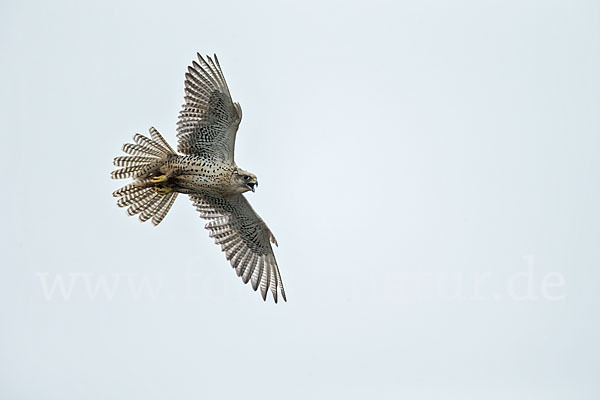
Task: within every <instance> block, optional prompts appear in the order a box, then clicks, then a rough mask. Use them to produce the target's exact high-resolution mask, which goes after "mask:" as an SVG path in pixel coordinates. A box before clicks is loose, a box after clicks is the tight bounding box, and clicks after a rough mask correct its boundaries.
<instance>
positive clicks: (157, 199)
mask: <svg viewBox="0 0 600 400" xmlns="http://www.w3.org/2000/svg"><path fill="white" fill-rule="evenodd" d="M241 120H242V108H241V107H240V105H239V104H238V103H235V102H233V100H232V99H231V94H230V93H229V88H228V87H227V83H225V77H224V76H223V72H222V71H221V66H220V64H219V60H218V59H217V56H216V55H214V57H213V58H211V57H210V56H207V57H206V58H204V57H202V56H201V55H200V54H198V60H197V61H193V62H192V65H190V66H189V67H188V70H187V73H186V74H185V104H183V106H182V109H181V111H180V112H179V119H178V122H177V138H178V143H177V150H178V152H176V151H174V150H173V149H172V148H171V146H169V144H168V143H167V141H166V140H165V139H164V138H163V137H162V136H161V135H160V133H158V131H157V130H156V129H154V128H150V136H149V137H147V136H143V135H141V134H139V133H138V134H135V135H134V136H133V141H134V142H135V143H128V144H125V145H123V151H124V152H125V153H127V154H129V155H126V156H119V157H116V158H115V159H114V165H115V166H117V167H120V168H119V169H117V170H115V171H113V172H112V174H111V176H112V178H113V179H124V178H133V182H131V183H129V184H128V185H126V186H123V187H122V188H120V189H118V190H116V191H115V192H113V196H115V197H118V198H119V199H118V201H117V205H118V206H119V207H128V208H127V213H128V214H129V215H131V216H133V215H139V219H140V221H142V222H144V221H148V220H151V221H152V223H153V224H154V225H155V226H156V225H158V224H160V222H161V221H162V220H163V218H164V217H165V215H166V214H167V212H168V211H169V209H170V208H171V206H172V205H173V202H174V201H175V199H176V198H177V196H178V194H180V193H182V194H187V195H188V196H189V198H190V200H191V201H192V203H193V205H194V206H195V207H196V209H197V210H198V212H199V213H200V217H201V218H203V219H205V220H207V221H208V222H207V224H206V226H205V228H206V229H207V230H208V231H209V232H210V234H209V235H210V236H211V237H212V238H214V240H215V242H216V243H217V244H218V245H220V246H221V250H222V251H223V252H224V253H225V255H226V258H227V260H229V261H230V263H231V266H232V267H233V268H234V269H235V272H236V273H237V275H238V276H240V277H241V278H242V280H243V282H244V283H248V282H249V281H251V282H252V287H253V289H254V290H257V289H258V288H259V287H260V292H261V294H262V298H263V300H266V298H267V293H268V291H269V290H270V291H271V293H272V295H273V300H274V301H275V303H277V297H278V292H280V293H281V297H282V298H283V300H284V301H287V300H286V297H285V291H284V289H283V283H282V281H281V275H280V273H279V268H278V266H277V261H275V255H274V254H273V248H272V247H271V243H273V244H275V245H277V241H276V240H275V236H273V234H272V233H271V231H270V230H269V228H268V227H267V225H266V224H265V222H264V221H263V220H262V219H261V218H260V216H259V215H258V214H257V213H256V212H255V211H254V210H253V209H252V207H251V206H250V203H248V200H246V198H245V197H244V195H243V193H245V192H248V191H252V192H254V191H255V189H256V187H257V186H258V181H257V179H256V175H254V174H253V173H251V172H248V171H244V170H243V169H241V168H239V167H238V166H237V165H236V164H235V161H234V157H233V156H234V148H235V136H236V133H237V130H238V126H239V125H240V121H241Z"/></svg>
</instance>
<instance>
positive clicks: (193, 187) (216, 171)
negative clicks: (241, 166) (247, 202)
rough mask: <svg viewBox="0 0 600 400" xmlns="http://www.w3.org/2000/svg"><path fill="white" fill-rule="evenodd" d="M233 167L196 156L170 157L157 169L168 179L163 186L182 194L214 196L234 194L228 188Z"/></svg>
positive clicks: (231, 189) (232, 190) (233, 191)
mask: <svg viewBox="0 0 600 400" xmlns="http://www.w3.org/2000/svg"><path fill="white" fill-rule="evenodd" d="M235 169H236V167H235V166H228V165H223V164H219V163H216V162H211V161H210V160H205V159H204V158H202V157H198V156H180V155H177V156H172V157H170V158H169V159H168V160H167V161H166V162H165V163H164V164H163V165H162V166H161V167H160V169H159V171H160V174H162V175H165V176H167V177H168V180H167V182H166V184H164V186H167V187H169V185H170V188H171V189H173V191H175V192H178V193H184V194H200V193H206V194H211V195H216V196H230V195H232V194H236V193H235V190H234V188H231V187H230V178H231V175H232V173H233V171H234V170H235Z"/></svg>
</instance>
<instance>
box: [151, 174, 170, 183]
mask: <svg viewBox="0 0 600 400" xmlns="http://www.w3.org/2000/svg"><path fill="white" fill-rule="evenodd" d="M168 179H169V177H168V176H167V175H166V174H163V175H157V176H153V177H152V178H150V182H152V183H154V184H157V183H163V182H166V181H167V180H168Z"/></svg>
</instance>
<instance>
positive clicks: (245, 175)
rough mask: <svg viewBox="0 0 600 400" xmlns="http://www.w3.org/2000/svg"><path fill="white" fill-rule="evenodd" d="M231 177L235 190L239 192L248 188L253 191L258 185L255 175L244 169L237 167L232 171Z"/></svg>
mask: <svg viewBox="0 0 600 400" xmlns="http://www.w3.org/2000/svg"><path fill="white" fill-rule="evenodd" d="M231 179H232V183H233V185H234V187H235V189H236V191H237V192H239V193H244V192H247V191H248V190H252V191H253V192H254V190H255V188H256V187H258V180H257V179H256V175H254V174H253V173H252V172H248V171H244V170H242V169H239V168H238V169H236V170H235V171H233V175H232V176H231Z"/></svg>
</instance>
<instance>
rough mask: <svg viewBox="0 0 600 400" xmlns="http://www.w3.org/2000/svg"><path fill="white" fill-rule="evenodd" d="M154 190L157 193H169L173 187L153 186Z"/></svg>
mask: <svg viewBox="0 0 600 400" xmlns="http://www.w3.org/2000/svg"><path fill="white" fill-rule="evenodd" d="M154 191H155V192H156V193H158V194H169V193H171V192H172V191H173V189H172V188H170V187H167V186H154Z"/></svg>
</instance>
